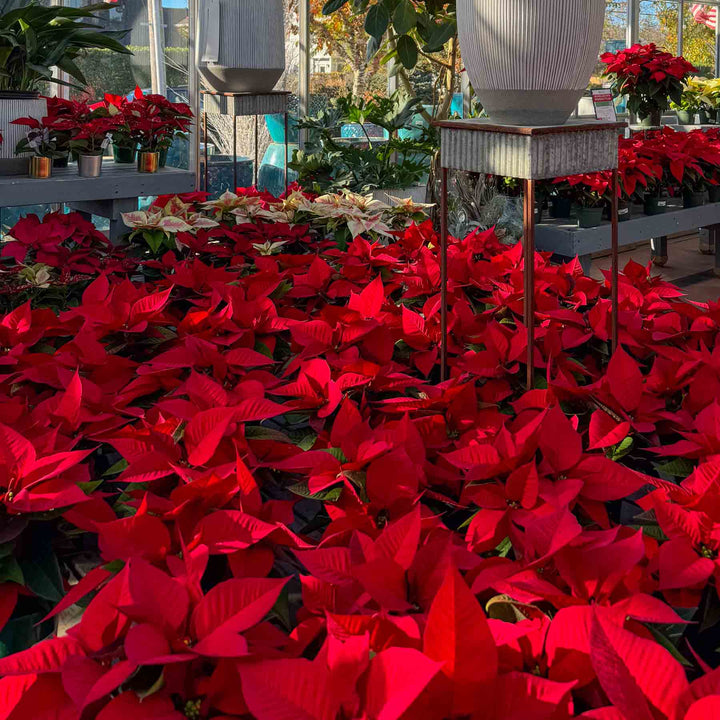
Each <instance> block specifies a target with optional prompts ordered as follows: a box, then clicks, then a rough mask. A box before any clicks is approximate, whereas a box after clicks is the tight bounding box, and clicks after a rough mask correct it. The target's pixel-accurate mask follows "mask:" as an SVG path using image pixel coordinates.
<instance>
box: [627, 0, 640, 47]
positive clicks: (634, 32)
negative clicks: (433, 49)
mask: <svg viewBox="0 0 720 720" xmlns="http://www.w3.org/2000/svg"><path fill="white" fill-rule="evenodd" d="M639 39H640V0H627V27H626V29H625V44H626V45H627V46H628V47H630V46H631V45H635V43H637V42H639Z"/></svg>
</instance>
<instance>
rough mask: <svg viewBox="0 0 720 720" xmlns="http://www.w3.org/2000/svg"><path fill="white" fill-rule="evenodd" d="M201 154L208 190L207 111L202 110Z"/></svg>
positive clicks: (207, 189) (208, 189)
mask: <svg viewBox="0 0 720 720" xmlns="http://www.w3.org/2000/svg"><path fill="white" fill-rule="evenodd" d="M202 117H203V156H204V158H205V173H204V174H205V187H204V188H203V190H205V192H210V188H209V187H208V123H207V113H206V112H205V111H204V110H203V116H202Z"/></svg>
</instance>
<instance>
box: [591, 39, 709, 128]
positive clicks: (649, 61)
mask: <svg viewBox="0 0 720 720" xmlns="http://www.w3.org/2000/svg"><path fill="white" fill-rule="evenodd" d="M600 60H601V61H602V62H603V63H605V65H606V66H607V67H606V68H605V70H604V72H603V77H605V78H608V79H609V80H610V82H611V83H612V85H611V87H612V90H613V93H614V94H615V95H626V96H627V108H628V110H629V111H630V112H632V113H637V115H638V118H639V120H640V122H641V124H643V125H646V126H659V125H660V122H661V118H662V114H663V112H665V111H666V110H667V109H668V106H669V103H670V101H671V100H672V101H673V102H675V103H676V104H677V105H680V104H681V103H682V94H683V87H684V83H685V81H686V80H687V79H688V77H689V76H690V75H691V74H692V73H694V72H697V70H696V69H695V68H694V67H693V66H692V65H691V64H690V63H689V62H688V61H687V60H685V58H683V57H674V56H673V55H671V54H670V53H668V52H663V51H662V50H659V49H658V48H657V47H656V46H655V45H654V44H653V43H650V44H649V45H633V46H632V47H630V48H627V49H626V50H620V51H619V52H617V53H609V52H608V53H604V54H603V55H601V56H600Z"/></svg>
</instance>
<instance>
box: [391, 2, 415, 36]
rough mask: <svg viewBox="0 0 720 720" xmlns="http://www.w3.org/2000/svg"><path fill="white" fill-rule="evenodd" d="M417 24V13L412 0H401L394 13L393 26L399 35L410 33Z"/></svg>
mask: <svg viewBox="0 0 720 720" xmlns="http://www.w3.org/2000/svg"><path fill="white" fill-rule="evenodd" d="M416 24H417V13H416V12H415V8H414V7H413V4H412V3H411V2H410V0H400V2H399V3H398V6H397V7H396V8H395V12H394V14H393V27H394V28H395V32H396V33H397V34H398V35H405V33H409V32H410V31H411V30H412V29H413V28H414V27H415V25H416Z"/></svg>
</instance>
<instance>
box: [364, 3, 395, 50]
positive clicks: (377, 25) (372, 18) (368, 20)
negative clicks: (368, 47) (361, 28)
mask: <svg viewBox="0 0 720 720" xmlns="http://www.w3.org/2000/svg"><path fill="white" fill-rule="evenodd" d="M389 24H390V15H389V14H388V11H387V10H386V9H385V6H384V5H383V4H382V3H378V4H377V5H373V6H372V7H371V8H370V10H369V11H368V14H367V16H366V17H365V32H366V33H367V34H368V35H371V36H372V37H374V38H375V39H376V40H378V41H380V40H381V39H382V36H383V35H384V34H385V32H386V30H387V29H388V25H389Z"/></svg>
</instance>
